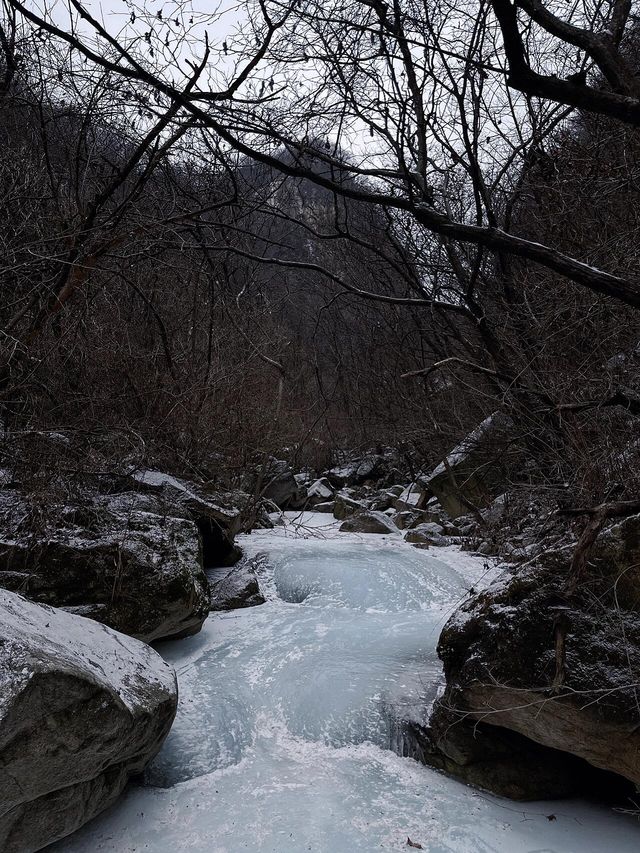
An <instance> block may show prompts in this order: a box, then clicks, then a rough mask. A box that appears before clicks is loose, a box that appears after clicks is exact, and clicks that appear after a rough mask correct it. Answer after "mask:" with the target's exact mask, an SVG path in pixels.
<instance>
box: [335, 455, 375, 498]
mask: <svg viewBox="0 0 640 853" xmlns="http://www.w3.org/2000/svg"><path fill="white" fill-rule="evenodd" d="M387 470H388V462H387V460H386V459H385V458H384V457H383V456H380V455H378V454H371V455H367V456H364V457H360V458H356V459H352V460H350V461H348V462H345V463H344V464H343V465H337V466H336V467H335V468H331V470H330V471H327V472H326V476H327V478H328V479H329V481H330V482H331V483H332V484H333V485H334V486H335V487H336V488H338V489H340V488H342V487H343V486H359V485H361V484H362V483H366V482H368V481H371V482H374V481H376V480H379V479H380V478H381V477H382V476H383V475H384V474H385V473H387Z"/></svg>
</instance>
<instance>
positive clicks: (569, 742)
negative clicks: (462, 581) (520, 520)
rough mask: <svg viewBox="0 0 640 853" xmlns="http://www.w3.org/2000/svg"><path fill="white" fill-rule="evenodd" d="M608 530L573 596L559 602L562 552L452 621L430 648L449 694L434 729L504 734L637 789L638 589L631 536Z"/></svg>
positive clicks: (629, 525)
mask: <svg viewBox="0 0 640 853" xmlns="http://www.w3.org/2000/svg"><path fill="white" fill-rule="evenodd" d="M618 527H619V528H620V529H619V530H618V532H617V533H616V532H615V530H614V531H612V532H610V534H609V536H608V538H607V537H605V538H604V540H603V543H602V545H601V548H600V553H599V554H595V555H594V561H593V563H592V564H590V570H589V572H588V573H587V575H586V576H585V577H584V579H583V582H582V583H581V584H580V586H579V588H578V591H577V593H575V594H573V593H572V594H569V593H567V591H566V590H567V589H568V587H567V571H568V566H567V561H568V558H567V552H566V551H565V552H564V555H563V557H562V558H560V555H559V554H555V555H553V559H550V561H549V565H546V564H545V561H544V560H543V561H541V562H539V563H538V564H537V565H536V567H531V566H526V565H525V566H523V567H521V568H520V569H519V570H517V571H514V572H513V573H511V574H508V575H507V576H506V577H505V578H503V579H502V580H501V581H499V582H497V583H495V584H493V585H492V586H490V587H489V588H488V589H487V590H485V591H483V592H481V593H480V594H477V595H474V596H473V597H472V598H471V599H470V600H469V602H468V603H466V604H465V605H464V606H463V607H462V608H461V609H460V610H459V611H458V612H457V613H456V614H455V615H454V616H453V617H452V618H451V619H450V621H449V622H448V623H447V625H446V626H445V628H444V630H443V632H442V635H441V637H440V642H439V646H438V652H439V654H440V657H441V658H442V660H443V663H444V668H445V674H446V679H447V687H446V692H445V695H444V697H443V699H442V700H441V702H439V703H438V704H437V705H436V710H435V712H434V715H433V719H432V725H433V726H434V727H435V728H436V729H438V727H439V728H440V729H443V730H444V729H446V728H447V727H450V726H451V725H452V720H453V722H454V723H455V724H456V725H461V726H469V725H471V726H474V725H476V723H477V722H480V723H482V724H483V725H485V726H487V727H499V728H504V729H509V730H510V731H512V732H516V733H518V734H519V735H522V736H524V737H525V738H527V739H529V740H530V741H534V742H535V743H537V744H541V745H543V746H545V747H548V748H551V749H553V750H558V751H560V752H562V753H569V754H570V755H572V756H577V757H579V758H581V759H584V760H585V761H586V762H588V763H589V764H590V765H593V766H594V767H596V768H600V769H601V770H607V771H611V772H612V773H615V774H617V775H618V776H621V777H624V778H625V779H628V780H630V781H631V782H633V783H634V784H635V785H638V784H640V710H639V708H640V706H639V704H638V695H637V684H638V682H639V681H640V589H639V585H640V577H639V576H638V573H637V569H636V568H635V565H636V564H629V563H627V561H628V559H635V557H637V550H636V548H637V547H638V544H639V543H640V537H638V533H639V532H640V524H639V523H638V520H636V521H635V523H634V522H633V520H628V521H627V522H625V523H623V525H619V526H618ZM634 542H635V546H634V544H633V543H634ZM615 543H617V544H618V547H617V548H616V547H615ZM625 548H627V549H629V551H628V553H627V554H626V558H624V559H623V558H622V554H623V553H624V549H625ZM605 555H606V556H605ZM616 555H617V556H619V557H620V561H617V560H616ZM634 555H635V557H634ZM549 556H550V557H551V556H552V555H549ZM598 558H599V559H598ZM634 572H635V574H634ZM563 635H564V636H565V637H566V638H565V642H564V648H565V651H564V654H563V653H562V642H561V638H562V636H563ZM558 661H560V662H562V661H564V665H561V666H560V667H558ZM559 672H560V673H561V677H560V678H559V677H558V673H559ZM443 721H444V722H443ZM476 781H477V783H478V784H483V782H482V781H481V780H476ZM525 781H526V780H525ZM484 784H485V786H486V787H489V788H491V787H492V783H491V779H489V778H487V779H486V780H485V782H484Z"/></svg>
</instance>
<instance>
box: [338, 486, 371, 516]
mask: <svg viewBox="0 0 640 853" xmlns="http://www.w3.org/2000/svg"><path fill="white" fill-rule="evenodd" d="M364 509H366V507H365V505H364V504H363V503H362V501H356V500H354V499H353V498H351V497H349V495H345V494H344V493H343V492H338V494H337V495H336V497H335V501H334V505H333V515H334V518H337V519H338V521H344V519H345V518H349V516H350V515H353V514H354V513H355V512H362V511H363V510H364Z"/></svg>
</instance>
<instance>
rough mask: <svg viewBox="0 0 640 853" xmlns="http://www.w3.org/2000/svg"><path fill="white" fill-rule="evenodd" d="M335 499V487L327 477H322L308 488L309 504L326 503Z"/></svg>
mask: <svg viewBox="0 0 640 853" xmlns="http://www.w3.org/2000/svg"><path fill="white" fill-rule="evenodd" d="M332 498H333V487H332V486H331V483H330V482H329V481H328V480H327V478H326V477H320V479H319V480H316V481H315V482H314V483H312V484H311V485H310V486H309V487H308V488H307V500H308V503H309V504H311V505H313V504H316V503H325V502H326V501H330V500H331V499H332Z"/></svg>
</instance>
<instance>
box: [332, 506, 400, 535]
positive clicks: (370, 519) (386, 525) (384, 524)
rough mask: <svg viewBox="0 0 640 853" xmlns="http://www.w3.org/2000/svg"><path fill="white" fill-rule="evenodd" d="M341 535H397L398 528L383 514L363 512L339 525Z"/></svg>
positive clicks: (370, 511)
mask: <svg viewBox="0 0 640 853" xmlns="http://www.w3.org/2000/svg"><path fill="white" fill-rule="evenodd" d="M340 530H341V531H342V532H343V533H397V532H398V528H397V527H396V526H395V524H394V523H393V522H392V521H391V519H390V518H389V517H388V516H387V515H385V514H384V513H383V512H375V511H373V510H364V511H363V512H359V513H357V515H352V516H350V518H347V519H346V521H343V522H342V524H341V525H340Z"/></svg>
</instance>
